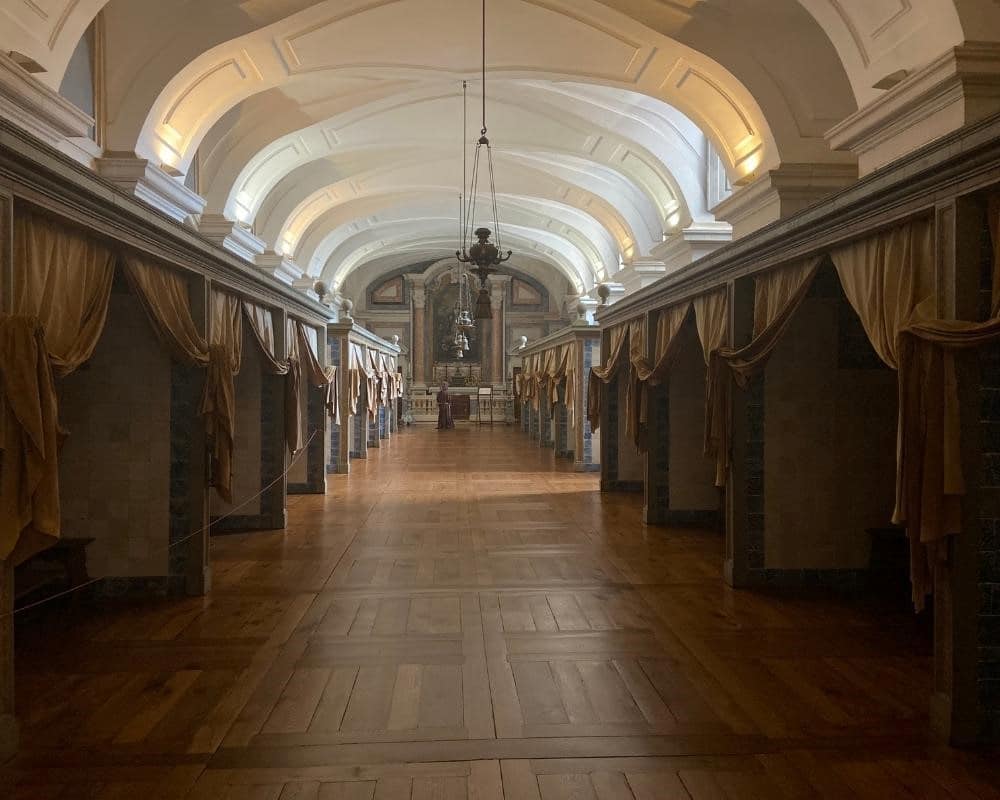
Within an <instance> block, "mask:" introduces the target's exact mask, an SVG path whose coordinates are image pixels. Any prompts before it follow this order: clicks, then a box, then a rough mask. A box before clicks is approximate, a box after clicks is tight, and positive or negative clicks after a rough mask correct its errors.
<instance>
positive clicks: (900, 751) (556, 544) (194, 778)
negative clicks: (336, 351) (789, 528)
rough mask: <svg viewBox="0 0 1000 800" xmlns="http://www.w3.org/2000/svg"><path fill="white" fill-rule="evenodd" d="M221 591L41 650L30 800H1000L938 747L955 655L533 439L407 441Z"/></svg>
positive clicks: (488, 432)
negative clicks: (659, 515) (752, 560)
mask: <svg viewBox="0 0 1000 800" xmlns="http://www.w3.org/2000/svg"><path fill="white" fill-rule="evenodd" d="M382 444H383V446H382V447H381V448H379V449H378V450H371V451H369V457H368V459H367V460H365V461H355V462H353V463H352V472H351V474H350V476H330V479H329V490H328V492H327V494H326V495H325V496H305V495H303V496H297V497H290V498H289V502H288V520H289V522H288V527H287V530H285V531H273V532H262V533H255V534H245V535H243V534H241V535H230V536H225V537H220V538H218V539H216V540H213V542H212V561H213V572H214V590H213V592H212V593H211V594H210V595H209V596H208V597H205V598H167V599H161V600H156V601H150V602H144V603H136V602H125V603H121V604H119V605H112V606H108V607H98V608H94V607H88V606H87V605H86V604H80V606H79V607H78V608H75V609H74V610H73V611H71V612H69V613H67V612H65V611H63V610H62V609H56V610H54V611H53V612H52V613H49V614H46V613H45V612H44V611H42V612H41V613H37V614H36V615H35V616H34V617H33V618H32V619H31V620H30V621H25V622H24V623H23V624H20V625H19V628H18V648H17V668H18V675H19V693H18V696H17V707H18V714H19V717H20V719H21V722H22V737H23V748H22V752H21V753H20V755H19V756H18V757H17V758H16V759H15V760H14V761H13V762H11V763H10V764H8V765H6V766H4V767H3V768H2V769H0V796H2V797H4V798H6V797H7V796H8V795H7V794H3V792H2V788H3V787H7V786H11V787H13V789H14V792H13V797H14V798H15V800H49V799H50V798H58V799H59V800H66V798H74V797H83V798H97V799H98V800H126V798H128V799H131V798H135V797H142V798H143V800H246V799H248V798H249V799H250V800H352V799H353V798H365V800H372V799H373V798H374V800H396V799H397V798H406V799H407V800H421V799H422V798H434V799H435V800H460V799H461V800H550V799H554V798H593V800H698V799H699V798H737V799H739V800H742V799H743V798H746V799H747V800H749V799H750V798H767V799H768V800H772V799H773V800H785V799H786V798H787V799H788V800H798V799H799V798H813V797H815V798H829V799H830V800H834V799H836V800H842V799H846V798H852V797H879V798H883V797H884V798H888V797H914V798H966V797H968V798H977V799H979V800H984V799H985V800H989V799H990V798H996V797H1000V793H998V791H997V787H998V786H1000V767H998V763H997V762H998V759H997V758H996V754H979V753H972V754H967V753H959V752H958V751H955V750H949V749H948V748H945V747H942V746H940V745H939V744H937V743H935V742H934V741H933V740H931V738H930V737H929V735H928V711H927V706H928V700H929V695H930V689H931V664H930V638H929V633H928V631H927V629H926V625H923V624H922V623H921V622H920V621H919V620H914V618H913V616H912V615H910V614H905V613H901V612H899V611H898V610H895V609H889V608H880V607H879V606H878V605H877V604H873V603H872V602H869V601H867V600H862V599H858V600H857V601H853V600H851V599H848V598H844V597H840V598H838V597H819V598H818V597H815V596H810V595H808V594H804V593H794V592H786V593H782V594H769V593H754V592H746V591H735V590H732V589H730V588H729V587H727V586H725V584H724V583H723V581H722V579H721V574H720V568H721V560H722V541H721V537H720V536H719V534H717V533H712V532H706V531H691V530H679V529H666V528H650V527H646V526H644V525H643V524H642V521H641V517H642V509H641V497H640V496H638V495H615V494H604V495H602V494H600V493H599V492H598V491H597V488H598V487H597V477H596V476H595V475H593V474H587V473H574V472H572V471H570V469H569V465H568V463H567V462H563V461H556V460H555V458H554V455H553V453H552V451H551V450H545V449H540V448H538V447H537V445H536V444H535V443H533V442H530V441H529V440H528V439H527V438H526V437H525V436H524V435H523V434H521V433H520V432H519V431H516V430H513V429H510V428H505V427H504V426H499V425H498V426H494V427H492V428H485V427H484V428H476V427H472V426H466V427H459V428H458V429H457V430H455V431H452V432H447V433H441V432H437V431H435V430H432V429H429V428H416V429H407V430H405V431H401V432H400V433H399V435H397V436H394V437H393V439H392V440H389V441H385V442H383V443H382Z"/></svg>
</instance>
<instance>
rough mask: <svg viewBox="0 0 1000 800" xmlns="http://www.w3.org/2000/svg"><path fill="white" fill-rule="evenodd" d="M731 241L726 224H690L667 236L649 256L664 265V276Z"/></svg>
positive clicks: (728, 226) (731, 227)
mask: <svg viewBox="0 0 1000 800" xmlns="http://www.w3.org/2000/svg"><path fill="white" fill-rule="evenodd" d="M732 240H733V226H732V225H730V224H729V223H728V222H723V221H721V220H720V221H704V222H692V223H691V225H689V226H688V227H687V228H684V230H681V231H678V232H677V233H675V234H673V235H672V236H668V237H667V238H666V239H664V240H663V242H662V243H660V244H658V245H656V246H655V247H654V248H653V249H652V251H651V252H650V255H651V256H652V257H653V258H655V259H657V260H659V261H660V262H662V263H663V264H664V266H665V267H666V269H665V274H667V275H669V274H671V273H673V272H676V271H677V270H679V269H680V268H681V267H686V266H687V265H688V264H692V263H694V262H695V261H697V260H698V259H699V258H702V257H704V256H707V255H708V254H709V253H712V252H714V251H715V250H718V249H719V248H720V247H722V246H723V245H724V244H726V243H727V242H731V241H732Z"/></svg>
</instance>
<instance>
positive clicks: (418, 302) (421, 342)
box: [406, 275, 427, 384]
mask: <svg viewBox="0 0 1000 800" xmlns="http://www.w3.org/2000/svg"><path fill="white" fill-rule="evenodd" d="M406 280H408V281H409V282H410V303H411V306H412V309H413V333H412V336H411V337H410V342H411V343H412V346H411V348H410V363H411V364H412V365H413V382H414V383H416V384H426V383H427V360H426V358H425V354H424V349H425V336H424V326H425V325H426V318H427V317H426V308H427V292H426V290H425V289H424V280H425V279H424V276H423V275H407V276H406Z"/></svg>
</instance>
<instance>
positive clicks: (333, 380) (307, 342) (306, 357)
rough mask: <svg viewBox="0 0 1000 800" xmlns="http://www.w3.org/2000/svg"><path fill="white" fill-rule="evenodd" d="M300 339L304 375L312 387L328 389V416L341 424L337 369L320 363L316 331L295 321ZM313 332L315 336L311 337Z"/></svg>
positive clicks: (326, 399) (325, 402) (326, 406)
mask: <svg viewBox="0 0 1000 800" xmlns="http://www.w3.org/2000/svg"><path fill="white" fill-rule="evenodd" d="M295 326H296V334H297V337H298V347H299V360H300V362H301V365H302V375H303V377H304V378H305V379H306V380H307V381H308V382H309V384H310V385H311V386H315V387H317V388H326V390H327V391H326V396H325V397H324V403H323V404H324V406H325V408H326V413H327V415H328V416H330V417H333V421H334V424H336V425H339V424H340V403H339V402H338V399H339V393H338V390H337V368H336V367H324V366H323V365H322V364H320V363H319V353H318V352H317V351H318V348H319V340H318V339H317V338H316V330H315V328H312V327H310V326H308V325H306V324H305V323H302V322H299V321H298V320H296V321H295ZM310 332H312V334H313V336H310Z"/></svg>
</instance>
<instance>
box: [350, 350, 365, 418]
mask: <svg viewBox="0 0 1000 800" xmlns="http://www.w3.org/2000/svg"><path fill="white" fill-rule="evenodd" d="M347 377H348V387H347V404H348V409H349V410H350V412H351V414H352V415H353V414H357V413H358V401H359V400H360V399H361V386H362V384H363V382H364V381H367V380H368V371H367V370H366V369H365V348H364V347H362V346H361V345H359V344H354V343H353V342H352V343H351V345H350V348H349V365H348V370H347Z"/></svg>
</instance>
